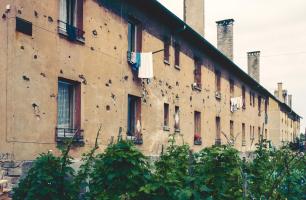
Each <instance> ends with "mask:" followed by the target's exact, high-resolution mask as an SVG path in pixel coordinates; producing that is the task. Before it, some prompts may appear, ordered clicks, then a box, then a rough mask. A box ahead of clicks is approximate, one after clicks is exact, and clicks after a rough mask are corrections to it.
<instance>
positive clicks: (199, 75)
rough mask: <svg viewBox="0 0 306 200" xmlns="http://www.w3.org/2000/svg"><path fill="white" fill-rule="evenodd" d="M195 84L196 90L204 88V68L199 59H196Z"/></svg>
mask: <svg viewBox="0 0 306 200" xmlns="http://www.w3.org/2000/svg"><path fill="white" fill-rule="evenodd" d="M194 83H195V88H196V89H201V87H202V67H201V61H200V59H199V58H197V57H195V58H194Z"/></svg>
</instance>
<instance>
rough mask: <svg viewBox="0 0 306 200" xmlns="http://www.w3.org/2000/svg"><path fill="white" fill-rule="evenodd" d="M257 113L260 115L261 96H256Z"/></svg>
mask: <svg viewBox="0 0 306 200" xmlns="http://www.w3.org/2000/svg"><path fill="white" fill-rule="evenodd" d="M258 115H259V116H261V96H258Z"/></svg>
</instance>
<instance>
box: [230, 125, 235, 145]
mask: <svg viewBox="0 0 306 200" xmlns="http://www.w3.org/2000/svg"><path fill="white" fill-rule="evenodd" d="M230 139H231V141H232V142H234V140H235V135H234V121H232V120H230Z"/></svg>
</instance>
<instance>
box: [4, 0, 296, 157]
mask: <svg viewBox="0 0 306 200" xmlns="http://www.w3.org/2000/svg"><path fill="white" fill-rule="evenodd" d="M119 2H120V1H115V3H114V5H112V6H110V5H109V4H105V5H104V4H101V5H100V6H99V4H98V3H97V2H96V1H93V0H85V1H84V31H85V35H84V37H85V42H84V43H76V42H71V41H69V40H67V38H66V37H64V36H62V35H60V34H59V33H58V23H57V20H58V16H59V1H55V0H52V1H41V0H14V1H12V0H1V2H0V12H1V14H5V17H3V18H2V19H1V20H0V48H1V51H0V96H1V98H0V152H1V153H10V154H12V155H14V159H16V160H33V159H34V158H35V157H36V156H37V155H38V154H39V153H42V152H46V151H48V150H53V151H54V152H58V150H57V148H56V146H57V143H56V142H55V141H56V140H55V128H56V126H57V94H58V78H59V77H61V78H65V79H69V80H73V81H78V82H80V84H81V108H80V109H81V127H80V128H81V129H83V130H84V142H85V145H84V146H83V147H75V148H73V150H72V156H74V157H76V158H79V157H80V155H81V153H84V152H86V151H87V150H88V149H90V148H91V147H92V146H93V145H94V141H95V137H96V132H97V130H98V128H99V126H100V124H102V131H101V135H100V138H99V140H98V141H99V144H100V147H101V148H100V151H103V149H104V148H105V147H106V146H107V144H108V143H109V142H110V141H111V140H112V137H113V138H114V139H116V138H117V135H118V131H119V128H120V127H122V128H123V133H124V134H123V137H125V132H126V130H127V112H128V111H127V110H128V108H127V107H128V106H127V100H128V95H129V94H130V95H135V96H139V97H142V95H143V92H144V88H145V89H146V91H147V94H146V95H145V97H143V98H142V104H141V132H142V134H143V144H142V145H139V149H141V151H143V152H144V153H145V154H146V155H150V156H154V155H158V154H159V153H160V151H161V150H162V146H165V145H167V141H168V138H169V135H170V134H173V133H174V128H173V127H174V107H175V106H179V107H180V132H179V133H175V134H176V138H177V142H178V143H182V142H185V143H188V144H189V145H190V146H191V148H192V149H194V150H195V151H198V150H200V149H202V148H204V147H207V146H211V145H213V144H215V140H216V122H215V121H216V120H215V119H216V117H220V121H221V131H222V132H224V134H225V135H227V137H230V136H229V133H230V120H232V121H233V122H234V129H233V130H234V136H235V137H236V140H235V143H234V145H235V147H236V148H237V149H238V150H239V151H242V152H245V151H252V150H253V149H254V148H255V143H257V141H258V127H260V129H261V130H264V129H267V133H268V136H267V139H270V140H272V143H273V144H274V143H275V144H276V145H280V141H281V138H282V137H281V135H280V133H281V131H282V130H285V129H286V131H288V134H289V135H290V133H292V134H294V133H298V131H299V125H298V123H299V122H298V121H295V122H293V124H294V125H293V128H291V122H289V123H287V124H285V123H282V119H283V118H284V117H283V115H286V114H283V113H286V112H283V111H281V106H280V104H279V102H278V101H277V100H275V99H274V98H271V97H269V96H268V95H267V94H263V93H262V92H261V91H257V90H256V86H253V85H249V84H248V83H246V82H245V81H244V79H243V78H242V77H241V76H240V74H239V73H233V72H232V71H230V70H228V69H227V66H226V64H224V63H222V62H219V60H218V59H216V58H214V57H211V56H210V55H208V54H205V53H203V52H202V51H201V50H200V48H198V47H197V46H196V45H194V44H192V43H190V42H189V41H188V40H186V39H185V38H183V37H181V36H180V34H179V33H177V34H173V30H170V29H169V28H168V27H167V26H166V25H165V23H163V22H161V21H158V20H156V19H154V18H151V17H150V16H149V15H148V14H146V13H143V12H142V10H139V9H135V8H134V7H133V6H131V5H127V4H124V3H123V4H119ZM117 3H118V4H117ZM8 4H9V5H10V8H11V9H10V11H8V12H6V10H5V7H6V5H8ZM128 13H129V14H131V13H132V15H133V16H134V17H135V18H137V19H139V20H141V22H142V24H143V28H144V30H143V37H142V50H143V52H153V51H157V50H160V49H163V48H164V44H163V38H164V36H165V35H167V36H169V37H170V36H171V38H172V41H174V40H175V41H176V42H179V43H180V45H181V52H180V69H176V68H175V67H174V49H173V46H171V47H170V64H167V63H164V57H163V52H159V53H156V54H154V55H153V66H154V78H153V79H152V81H151V83H149V84H145V86H144V87H143V86H142V85H141V81H140V80H139V79H138V78H137V76H135V75H134V74H133V73H132V71H131V67H130V65H129V64H128V62H127V50H128V49H127V47H128V39H127V35H128V25H127V15H128ZM16 16H17V17H20V18H22V19H25V20H27V21H30V22H32V23H33V34H32V36H28V35H25V34H23V33H19V32H16V31H15V26H16V24H15V22H16ZM93 32H95V33H97V34H93ZM195 56H197V57H199V58H201V61H202V72H201V76H202V77H201V79H202V89H201V90H195V89H193V88H192V84H193V83H194V57H195ZM215 70H219V71H220V72H221V99H219V100H218V99H216V97H215V94H216V83H215ZM230 79H231V80H234V95H233V96H234V97H238V96H242V87H243V86H244V87H245V90H246V98H245V99H246V102H245V105H246V106H245V109H242V108H241V109H239V110H238V111H235V112H231V111H230V98H231V95H230V83H229V80H230ZM250 92H252V93H255V102H254V103H255V105H254V106H251V105H250V100H251V99H250ZM258 96H262V98H263V99H264V98H268V99H269V106H268V111H267V115H268V118H269V120H268V123H265V112H264V111H263V110H264V102H265V101H264V100H262V105H261V110H262V111H261V115H259V114H258V113H259V111H258ZM164 103H168V104H169V108H170V118H169V119H170V121H169V128H170V130H169V131H164V129H163V120H164V119H163V117H164V114H163V112H164V111H163V105H164ZM195 111H198V112H200V113H201V137H202V145H194V142H193V141H194V112H195ZM243 123H244V124H245V134H246V136H245V145H243V144H242V124H243ZM250 126H251V128H250ZM253 127H254V129H255V134H254V135H255V138H252V137H251V134H252V133H250V129H251V130H253ZM287 139H288V140H289V139H290V138H289V137H288V138H287ZM221 141H222V143H223V144H225V143H227V141H228V140H227V139H226V138H225V136H224V135H223V134H222V135H221Z"/></svg>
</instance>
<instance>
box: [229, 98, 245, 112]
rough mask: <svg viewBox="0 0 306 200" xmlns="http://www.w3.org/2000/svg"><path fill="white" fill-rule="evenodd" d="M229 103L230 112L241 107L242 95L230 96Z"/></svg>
mask: <svg viewBox="0 0 306 200" xmlns="http://www.w3.org/2000/svg"><path fill="white" fill-rule="evenodd" d="M230 104H231V112H235V111H237V110H239V109H240V108H242V105H243V103H242V96H240V97H234V98H231V102H230Z"/></svg>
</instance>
